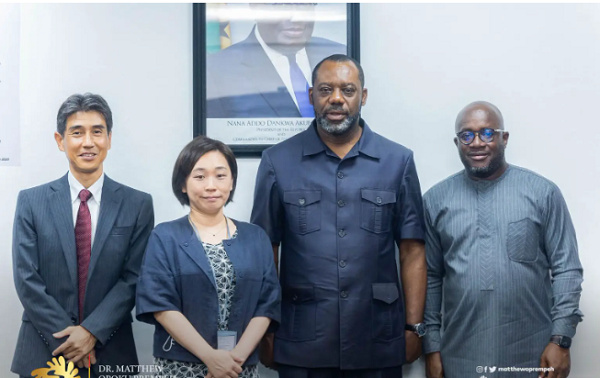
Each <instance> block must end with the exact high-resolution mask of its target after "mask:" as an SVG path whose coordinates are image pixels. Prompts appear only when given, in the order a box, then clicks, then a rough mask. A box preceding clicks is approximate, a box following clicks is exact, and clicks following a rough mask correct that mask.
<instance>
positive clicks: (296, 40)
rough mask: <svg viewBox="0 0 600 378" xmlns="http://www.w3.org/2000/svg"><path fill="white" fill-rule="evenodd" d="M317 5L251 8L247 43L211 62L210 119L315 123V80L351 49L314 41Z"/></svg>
mask: <svg viewBox="0 0 600 378" xmlns="http://www.w3.org/2000/svg"><path fill="white" fill-rule="evenodd" d="M314 7H315V5H314V4H251V9H252V10H253V11H254V13H255V15H256V16H255V17H256V26H255V27H254V28H253V29H252V31H251V32H250V34H249V35H248V37H247V38H246V39H245V40H243V41H241V42H239V43H236V44H233V45H232V46H231V47H229V48H227V49H225V50H223V51H220V52H218V53H216V54H212V55H209V56H208V57H207V62H206V97H207V109H206V115H207V117H208V118H244V117H247V118H257V117H311V118H312V117H313V116H314V110H313V108H312V105H311V104H310V102H309V99H308V88H309V87H310V82H309V79H310V74H311V71H312V69H313V68H314V67H315V65H316V64H317V63H319V62H320V61H321V60H322V59H323V58H325V57H327V56H329V55H331V54H334V53H346V46H345V45H342V44H339V43H337V42H333V41H330V40H327V39H324V38H317V37H312V33H313V29H314Z"/></svg>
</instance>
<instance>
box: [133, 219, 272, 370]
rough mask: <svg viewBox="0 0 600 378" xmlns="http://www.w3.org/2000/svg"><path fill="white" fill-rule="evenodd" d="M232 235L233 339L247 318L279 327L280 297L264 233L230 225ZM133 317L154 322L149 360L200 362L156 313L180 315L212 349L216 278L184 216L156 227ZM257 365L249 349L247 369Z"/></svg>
mask: <svg viewBox="0 0 600 378" xmlns="http://www.w3.org/2000/svg"><path fill="white" fill-rule="evenodd" d="M234 223H235V225H236V226H237V233H238V234H237V237H235V238H233V239H226V240H224V241H223V245H224V247H225V251H226V252H227V255H228V256H229V259H230V260H231V263H232V264H233V268H234V272H235V277H236V287H235V294H234V295H233V298H232V304H231V313H230V315H229V329H230V330H232V331H237V334H238V340H239V338H240V337H241V336H242V334H243V333H244V330H245V329H246V327H247V326H248V323H249V322H250V320H251V319H252V318H254V317H258V316H265V317H268V318H270V319H272V321H273V322H276V323H279V320H280V308H279V306H280V301H281V294H280V289H279V281H278V280H277V273H276V271H275V264H274V260H273V248H272V246H271V242H270V241H269V238H268V236H267V234H266V233H265V232H264V231H263V230H262V229H261V228H260V227H258V226H255V225H252V224H250V223H245V222H240V221H234ZM136 309H137V318H138V320H140V321H143V322H146V323H150V324H154V325H155V326H156V328H155V332H154V348H153V350H154V356H155V357H162V358H167V359H171V360H176V361H188V362H201V361H200V360H199V359H198V358H196V356H194V355H193V354H192V353H190V352H189V351H188V350H187V349H185V348H184V347H182V346H181V345H179V344H177V343H175V342H174V341H173V342H172V339H170V338H169V337H170V335H169V334H168V333H167V331H166V330H165V329H164V328H163V327H162V326H161V325H160V323H158V322H157V321H156V320H155V318H154V313H155V312H158V311H168V310H171V311H179V312H181V313H182V314H183V315H184V316H185V317H186V318H187V319H188V320H189V321H190V323H191V324H192V325H193V326H194V328H195V329H196V330H197V331H198V333H200V335H201V336H202V337H203V338H204V339H205V340H206V342H207V343H209V344H210V345H211V346H212V347H213V348H215V349H216V348H217V329H218V320H219V303H218V298H217V290H216V285H215V279H214V276H213V273H212V269H211V266H210V263H209V261H208V258H207V257H206V253H205V252H204V249H203V248H202V243H200V241H199V240H198V238H197V237H196V234H195V233H194V230H193V229H192V226H191V225H190V223H189V220H188V217H187V216H185V217H182V218H179V219H176V220H174V221H171V222H166V223H162V224H159V225H158V226H156V228H155V229H154V231H152V234H151V235H150V240H149V241H148V247H147V249H146V255H145V257H144V262H143V263H142V269H141V273H140V279H139V283H138V288H137V298H136ZM257 363H258V353H257V351H254V353H253V354H252V355H250V356H249V357H248V359H247V360H246V364H247V365H254V364H257Z"/></svg>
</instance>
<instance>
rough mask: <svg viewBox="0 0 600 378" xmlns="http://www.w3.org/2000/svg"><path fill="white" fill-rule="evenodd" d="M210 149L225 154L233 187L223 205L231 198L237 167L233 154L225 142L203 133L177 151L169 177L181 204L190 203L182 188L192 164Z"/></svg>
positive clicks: (192, 167)
mask: <svg viewBox="0 0 600 378" xmlns="http://www.w3.org/2000/svg"><path fill="white" fill-rule="evenodd" d="M211 151H219V152H220V153H222V154H223V156H225V160H227V164H229V169H230V170H231V175H232V176H233V189H231V192H230V193H229V198H228V199H227V202H226V203H225V205H227V204H228V203H229V202H231V200H233V193H234V192H235V186H236V184H237V176H238V168H237V161H236V160H235V155H234V154H233V151H231V148H229V146H227V145H226V144H225V143H223V142H221V141H218V140H215V139H210V138H208V137H205V136H203V135H200V136H197V137H196V138H194V139H193V140H192V141H191V142H190V143H188V144H187V145H186V146H185V147H184V148H183V150H181V152H180V153H179V156H178V157H177V160H176V161H175V167H173V178H172V179H171V186H172V188H173V193H174V194H175V197H177V199H178V200H179V202H180V203H181V204H182V205H188V206H189V205H190V198H189V197H188V195H187V193H184V192H183V191H182V189H183V188H184V187H185V182H186V180H187V178H188V176H189V175H190V173H192V170H193V169H194V166H195V165H196V163H197V162H198V160H199V159H200V158H201V157H202V156H204V155H205V154H206V153H208V152H211Z"/></svg>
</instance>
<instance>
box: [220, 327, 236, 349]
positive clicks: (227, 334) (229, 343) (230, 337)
mask: <svg viewBox="0 0 600 378" xmlns="http://www.w3.org/2000/svg"><path fill="white" fill-rule="evenodd" d="M236 344H237V332H236V331H217V349H222V350H233V348H234V347H235V345H236Z"/></svg>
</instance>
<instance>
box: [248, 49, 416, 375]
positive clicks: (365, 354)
mask: <svg viewBox="0 0 600 378" xmlns="http://www.w3.org/2000/svg"><path fill="white" fill-rule="evenodd" d="M312 75H313V77H312V81H313V83H314V86H313V88H311V89H310V101H311V103H312V104H313V106H314V109H315V120H314V121H313V123H312V124H311V126H310V127H309V128H308V129H307V130H306V131H304V132H302V133H300V134H298V135H296V136H294V137H292V138H290V139H288V140H286V141H284V142H282V143H279V144H277V145H275V146H273V147H271V148H269V149H267V150H266V151H265V152H264V153H263V156H262V160H261V163H260V167H259V169H258V175H257V183H256V191H255V198H254V208H253V210H252V222H254V223H256V224H258V225H260V226H262V227H263V228H264V229H265V230H266V231H267V234H268V235H269V236H270V238H271V242H272V243H273V247H274V248H273V251H274V256H275V258H276V260H277V257H278V253H277V251H278V247H279V245H280V244H281V247H282V249H281V266H280V282H281V286H282V294H283V298H282V316H281V318H282V321H281V325H280V327H279V329H278V330H277V333H276V334H275V340H274V362H275V363H276V364H277V365H278V369H279V376H280V377H281V378H296V377H303V378H311V377H319V378H321V377H327V378H329V377H342V376H343V377H352V378H355V377H361V378H362V377H364V378H366V377H369V378H377V377H381V378H384V377H390V378H392V377H393V378H398V377H401V376H402V364H403V363H404V362H405V361H408V362H412V361H414V360H415V359H416V358H417V357H418V356H419V354H420V350H421V342H420V339H419V335H418V333H419V334H421V336H422V330H423V329H424V328H425V327H424V325H423V324H422V320H423V308H424V303H425V288H426V280H427V277H426V276H427V274H426V264H425V249H424V244H423V239H424V221H423V205H422V201H421V190H420V186H419V180H418V177H417V172H416V170H415V164H414V161H413V156H412V152H411V151H410V150H408V149H407V148H405V147H403V146H401V145H399V144H397V143H394V142H392V141H390V140H388V139H385V138H383V137H382V136H380V135H378V134H376V133H374V132H373V131H371V129H370V128H369V126H367V123H366V122H364V120H362V119H361V118H360V110H361V106H362V105H365V103H366V101H367V89H366V88H364V74H363V70H362V68H361V66H360V65H359V64H358V62H356V61H354V60H353V59H351V58H349V57H347V56H345V55H332V56H330V57H328V58H325V59H324V60H323V61H322V62H320V63H319V64H318V65H317V66H316V67H315V69H314V71H313V74H312ZM394 242H395V243H396V244H397V245H398V247H399V251H400V252H399V253H400V256H399V257H400V265H401V274H400V277H401V278H402V286H400V280H399V275H398V267H397V265H396V259H395V246H394ZM401 287H402V288H403V291H404V295H403V296H402V295H401V292H400V288H401ZM267 355H268V353H263V356H264V357H267V358H263V363H265V364H266V365H267V366H273V363H272V361H269V358H268V356H267Z"/></svg>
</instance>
